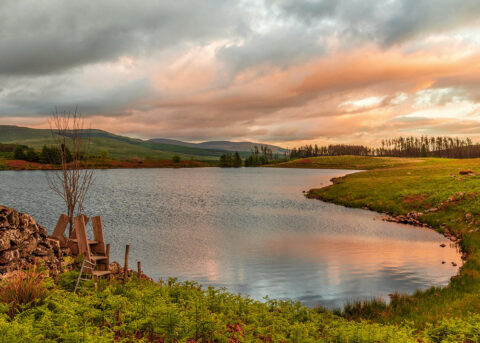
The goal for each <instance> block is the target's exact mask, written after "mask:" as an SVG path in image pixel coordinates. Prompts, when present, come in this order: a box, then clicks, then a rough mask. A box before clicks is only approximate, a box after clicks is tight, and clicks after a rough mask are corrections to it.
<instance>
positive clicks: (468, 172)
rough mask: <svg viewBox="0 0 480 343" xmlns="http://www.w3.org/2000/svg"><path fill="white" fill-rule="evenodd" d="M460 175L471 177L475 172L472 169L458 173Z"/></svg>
mask: <svg viewBox="0 0 480 343" xmlns="http://www.w3.org/2000/svg"><path fill="white" fill-rule="evenodd" d="M458 174H460V175H470V174H473V171H472V170H471V169H467V170H460V171H459V172H458Z"/></svg>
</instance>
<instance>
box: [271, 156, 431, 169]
mask: <svg viewBox="0 0 480 343" xmlns="http://www.w3.org/2000/svg"><path fill="white" fill-rule="evenodd" d="M421 161H422V160H419V159H414V158H391V157H367V156H321V157H308V158H301V159H297V160H292V161H288V162H284V163H278V164H275V165H270V167H276V168H315V169H355V170H370V169H383V168H392V167H396V166H402V165H407V164H410V163H418V162H421Z"/></svg>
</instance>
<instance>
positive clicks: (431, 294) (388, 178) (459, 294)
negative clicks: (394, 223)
mask: <svg viewBox="0 0 480 343" xmlns="http://www.w3.org/2000/svg"><path fill="white" fill-rule="evenodd" d="M479 194H480V159H471V160H450V159H422V160H419V161H417V162H416V163H407V164H403V163H399V164H398V165H396V166H393V167H390V168H385V169H372V170H369V171H365V172H359V173H355V174H351V175H347V176H345V177H343V178H340V179H337V180H336V181H335V184H333V185H331V186H328V187H325V188H321V189H312V190H311V191H310V192H309V194H308V196H309V197H312V198H317V199H321V200H324V201H329V202H333V203H336V204H341V205H345V206H351V207H359V208H364V207H367V208H369V209H371V210H374V211H377V212H383V213H388V214H392V215H404V214H407V213H410V212H412V211H418V212H421V214H420V215H419V216H418V219H419V220H420V221H421V222H423V223H426V224H428V225H430V226H431V227H432V228H434V229H435V230H437V231H439V232H441V233H445V232H446V231H448V232H450V233H452V234H453V235H455V236H456V237H458V238H459V239H460V240H461V241H460V243H459V244H460V246H461V248H462V250H463V251H464V252H466V253H467V254H468V259H467V261H466V263H465V264H464V265H463V267H462V268H461V271H460V274H459V275H458V276H457V277H455V278H453V279H452V281H451V282H450V284H449V285H448V287H445V288H441V289H440V288H432V289H429V290H427V291H425V292H417V293H416V294H415V295H413V296H396V297H394V299H392V300H393V301H392V304H391V305H390V306H384V305H382V304H378V303H377V302H367V303H365V304H360V303H358V304H355V305H354V306H351V307H349V308H347V309H346V312H345V313H344V314H345V316H347V317H349V318H353V319H358V318H366V317H368V318H370V319H372V320H375V321H377V322H381V323H400V322H402V321H404V320H410V321H413V322H414V323H415V325H416V326H417V327H426V326H427V323H436V322H438V321H439V320H441V319H444V318H452V320H454V319H453V318H468V317H470V316H471V315H472V314H474V313H479V312H480V297H479V295H480V232H479V231H480V195H479ZM477 330H479V332H480V323H479V324H478V328H477ZM475 341H476V340H475Z"/></svg>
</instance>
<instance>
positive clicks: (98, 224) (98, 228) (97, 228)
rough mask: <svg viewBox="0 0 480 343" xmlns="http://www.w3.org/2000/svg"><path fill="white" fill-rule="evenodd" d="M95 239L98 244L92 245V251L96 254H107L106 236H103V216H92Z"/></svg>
mask: <svg viewBox="0 0 480 343" xmlns="http://www.w3.org/2000/svg"><path fill="white" fill-rule="evenodd" d="M92 228H93V237H94V238H93V239H94V240H95V241H97V244H95V245H92V248H91V249H92V251H93V252H94V253H95V254H99V255H106V250H105V238H104V237H103V227H102V218H101V217H100V216H97V217H92Z"/></svg>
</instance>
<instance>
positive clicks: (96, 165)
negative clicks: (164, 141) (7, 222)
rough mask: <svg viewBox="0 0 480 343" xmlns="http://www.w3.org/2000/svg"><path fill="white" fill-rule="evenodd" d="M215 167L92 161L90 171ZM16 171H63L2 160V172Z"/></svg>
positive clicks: (196, 163) (198, 163) (197, 163)
mask: <svg viewBox="0 0 480 343" xmlns="http://www.w3.org/2000/svg"><path fill="white" fill-rule="evenodd" d="M213 166H215V165H214V164H213V163H208V162H203V161H188V160H185V161H180V162H173V161H171V160H152V161H148V160H147V161H145V160H135V159H132V160H108V161H92V162H90V163H89V164H88V165H87V167H88V169H150V168H172V169H173V168H206V167H213ZM7 170H14V171H23V170H61V167H60V166H58V165H52V164H42V163H38V162H28V161H24V160H0V172H1V171H7Z"/></svg>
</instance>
